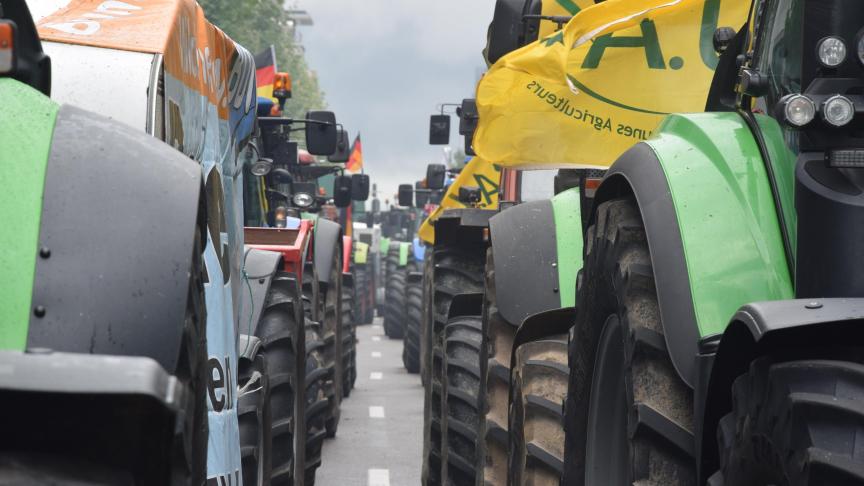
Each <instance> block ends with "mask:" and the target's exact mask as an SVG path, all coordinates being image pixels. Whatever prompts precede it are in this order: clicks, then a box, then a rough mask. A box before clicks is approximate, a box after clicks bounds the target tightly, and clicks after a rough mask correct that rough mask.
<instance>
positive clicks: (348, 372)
mask: <svg viewBox="0 0 864 486" xmlns="http://www.w3.org/2000/svg"><path fill="white" fill-rule="evenodd" d="M356 302H357V299H356V298H355V289H354V281H353V279H352V278H350V276H349V278H347V279H346V278H343V279H342V370H343V371H342V396H343V397H346V398H347V397H348V395H350V394H351V390H352V389H353V388H354V382H355V381H357V332H356V328H355V326H354V322H355V321H354V319H355V317H354V309H355V305H356Z"/></svg>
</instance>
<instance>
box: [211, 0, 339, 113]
mask: <svg viewBox="0 0 864 486" xmlns="http://www.w3.org/2000/svg"><path fill="white" fill-rule="evenodd" d="M199 3H200V4H201V7H202V8H203V9H204V12H205V14H206V15H207V18H208V19H209V20H210V22H212V23H213V24H215V25H216V26H218V27H219V28H220V29H222V30H223V31H225V33H226V34H228V35H229V36H231V38H232V39H234V40H235V41H236V42H237V43H239V44H241V45H242V46H243V47H245V48H246V49H249V51H251V52H252V53H253V54H257V53H259V52H261V51H263V50H264V49H266V48H267V47H268V46H270V45H271V44H272V45H273V46H274V47H275V50H276V66H277V67H278V68H279V70H280V71H285V72H288V73H290V74H291V79H292V98H291V99H290V100H288V102H287V103H286V104H285V111H286V115H287V116H289V117H292V118H300V117H302V116H303V115H304V114H305V113H306V112H307V111H309V110H320V109H324V108H326V107H327V102H326V100H325V97H324V92H323V91H322V90H321V87H320V86H319V85H318V77H317V75H316V74H315V72H314V71H312V70H311V69H310V68H309V64H308V63H307V62H306V56H305V53H304V52H303V48H302V47H301V46H300V45H298V44H297V43H296V42H295V41H294V32H293V27H292V25H291V22H290V17H289V16H288V13H287V12H286V11H285V9H284V7H283V2H282V0H199Z"/></svg>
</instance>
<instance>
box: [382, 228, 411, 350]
mask: <svg viewBox="0 0 864 486" xmlns="http://www.w3.org/2000/svg"><path fill="white" fill-rule="evenodd" d="M405 277H406V272H405V269H404V268H399V244H398V243H394V244H391V245H390V250H389V251H388V252H387V277H386V278H387V287H386V291H385V297H384V306H385V307H384V308H385V312H384V334H386V335H387V337H389V338H391V339H402V338H403V337H404V335H405V319H406V312H405Z"/></svg>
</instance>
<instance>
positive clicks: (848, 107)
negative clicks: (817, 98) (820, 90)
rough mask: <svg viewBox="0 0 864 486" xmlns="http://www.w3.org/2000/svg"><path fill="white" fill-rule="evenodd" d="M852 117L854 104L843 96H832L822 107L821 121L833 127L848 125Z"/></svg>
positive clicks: (853, 115)
mask: <svg viewBox="0 0 864 486" xmlns="http://www.w3.org/2000/svg"><path fill="white" fill-rule="evenodd" d="M854 117H855V104H854V103H852V100H850V99H849V98H847V97H845V96H841V95H836V96H832V97H830V98H828V99H827V100H825V103H824V104H823V105H822V119H823V120H825V122H826V123H828V124H830V125H834V126H835V127H842V126H844V125H848V124H849V122H851V121H852V118H854Z"/></svg>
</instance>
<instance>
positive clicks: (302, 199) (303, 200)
mask: <svg viewBox="0 0 864 486" xmlns="http://www.w3.org/2000/svg"><path fill="white" fill-rule="evenodd" d="M291 200H292V201H293V202H294V205H295V206H297V207H298V208H308V207H309V206H311V205H312V203H314V202H315V198H313V197H312V195H311V194H306V193H305V192H298V193H297V194H294V197H293V198H292V199H291Z"/></svg>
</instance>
